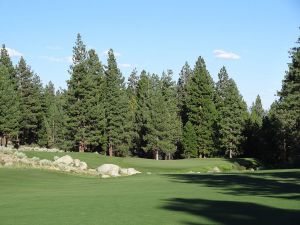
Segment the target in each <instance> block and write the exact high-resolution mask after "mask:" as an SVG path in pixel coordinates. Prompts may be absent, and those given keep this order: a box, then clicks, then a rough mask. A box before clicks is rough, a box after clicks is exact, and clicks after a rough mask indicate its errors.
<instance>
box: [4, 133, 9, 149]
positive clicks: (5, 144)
mask: <svg viewBox="0 0 300 225" xmlns="http://www.w3.org/2000/svg"><path fill="white" fill-rule="evenodd" d="M7 143H8V138H7V136H6V135H4V147H7Z"/></svg>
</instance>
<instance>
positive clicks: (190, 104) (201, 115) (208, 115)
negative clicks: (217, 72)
mask: <svg viewBox="0 0 300 225" xmlns="http://www.w3.org/2000/svg"><path fill="white" fill-rule="evenodd" d="M213 98H214V84H213V80H212V78H211V76H210V75H209V72H208V71H207V69H206V65H205V62H204V59H203V58H202V57H199V58H198V60H197V62H196V64H195V67H194V70H193V75H192V77H191V78H190V81H189V83H188V86H187V100H186V104H187V109H188V121H190V122H191V123H192V125H193V126H194V129H195V131H196V134H197V155H196V156H197V157H202V156H205V155H206V156H209V155H211V154H212V151H213V150H214V123H215V119H216V108H215V105H214V101H213Z"/></svg>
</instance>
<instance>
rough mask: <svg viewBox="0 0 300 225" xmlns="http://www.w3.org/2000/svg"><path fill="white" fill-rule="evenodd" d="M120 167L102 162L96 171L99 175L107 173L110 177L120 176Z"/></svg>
mask: <svg viewBox="0 0 300 225" xmlns="http://www.w3.org/2000/svg"><path fill="white" fill-rule="evenodd" d="M120 169H121V168H120V167H119V166H117V165H115V164H103V165H101V166H99V167H98V168H97V172H98V173H99V174H101V175H109V176H111V177H117V176H120V174H119V172H120Z"/></svg>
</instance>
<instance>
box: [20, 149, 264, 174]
mask: <svg viewBox="0 0 300 225" xmlns="http://www.w3.org/2000/svg"><path fill="white" fill-rule="evenodd" d="M25 154H26V155H27V156H28V157H34V156H36V157H39V158H41V159H50V160H53V158H54V156H64V155H66V154H67V155H70V156H71V157H72V158H77V159H80V160H81V161H85V162H86V163H87V164H88V166H89V167H90V168H96V167H98V166H100V165H102V164H104V163H113V164H117V165H119V166H121V167H124V168H129V167H133V168H135V169H137V170H139V171H141V172H151V173H187V172H190V171H193V172H207V171H209V170H211V169H212V168H213V167H215V166H217V167H218V168H219V169H221V170H222V171H231V170H240V169H245V168H255V167H257V166H258V165H259V163H258V162H257V161H256V160H254V159H232V160H229V159H222V158H206V159H183V160H159V161H155V160H152V159H141V158H131V157H127V158H121V157H107V156H103V155H99V154H94V153H77V152H68V153H58V152H56V153H52V152H25Z"/></svg>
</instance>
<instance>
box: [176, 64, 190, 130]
mask: <svg viewBox="0 0 300 225" xmlns="http://www.w3.org/2000/svg"><path fill="white" fill-rule="evenodd" d="M192 72H193V71H192V69H191V68H190V66H189V64H188V63H187V62H186V63H185V64H184V66H183V67H182V69H181V71H180V74H179V79H178V83H177V88H178V90H177V93H178V108H179V112H180V118H181V121H182V124H183V125H185V124H186V122H187V120H188V116H187V107H186V99H187V85H188V82H189V80H190V78H191V77H192Z"/></svg>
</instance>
